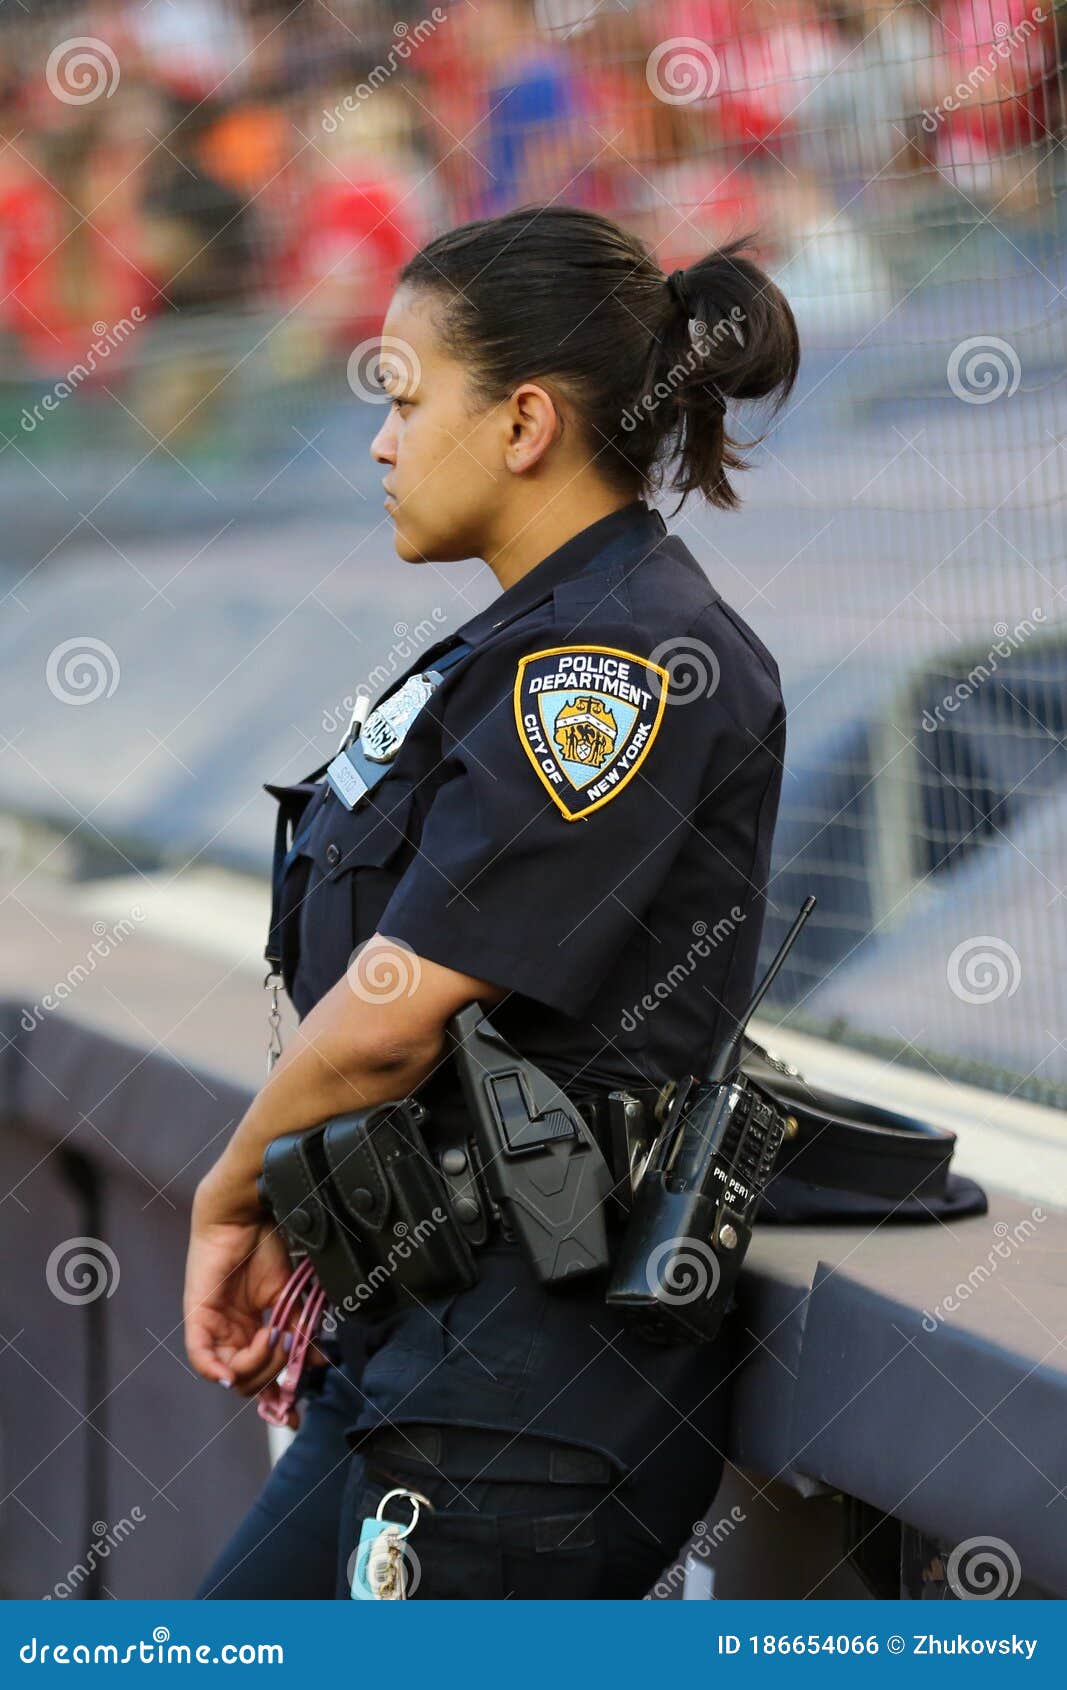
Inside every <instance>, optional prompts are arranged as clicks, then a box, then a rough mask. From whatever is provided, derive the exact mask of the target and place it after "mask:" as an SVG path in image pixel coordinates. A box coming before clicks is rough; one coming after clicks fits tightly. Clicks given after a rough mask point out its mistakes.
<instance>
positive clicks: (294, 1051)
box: [205, 980, 443, 1211]
mask: <svg viewBox="0 0 1067 1690" xmlns="http://www.w3.org/2000/svg"><path fill="white" fill-rule="evenodd" d="M358 1035H359V1005H358V1004H353V1000H352V993H351V991H350V990H349V989H348V987H347V985H346V983H345V981H344V980H341V981H339V982H338V984H337V985H336V986H335V987H333V989H332V990H331V991H329V992H327V994H326V996H325V997H324V998H322V999H321V1001H320V1002H319V1003H318V1004H316V1006H315V1008H314V1009H313V1010H312V1011H311V1013H310V1014H309V1015H308V1016H306V1017H305V1019H304V1021H303V1022H302V1023H301V1025H300V1028H299V1030H298V1032H297V1034H296V1037H295V1038H294V1039H293V1040H292V1041H291V1042H290V1044H289V1047H288V1049H287V1050H286V1051H285V1052H284V1053H283V1054H282V1056H280V1057H279V1059H278V1061H277V1062H276V1064H275V1066H274V1069H273V1071H272V1073H271V1075H270V1077H269V1079H268V1080H267V1082H266V1084H265V1085H264V1086H263V1088H262V1090H261V1091H260V1092H258V1093H257V1095H256V1097H255V1098H254V1099H253V1101H252V1103H251V1104H250V1106H249V1108H248V1110H247V1111H246V1113H245V1114H244V1116H243V1117H242V1119H241V1122H240V1125H239V1126H238V1127H237V1130H236V1132H235V1133H234V1135H233V1137H232V1138H231V1140H230V1142H229V1144H228V1145H227V1147H226V1149H225V1151H224V1152H223V1154H222V1156H221V1157H220V1158H219V1161H218V1162H217V1163H216V1164H215V1166H214V1168H212V1170H211V1172H210V1174H209V1175H208V1176H207V1181H206V1182H205V1183H207V1184H210V1186H211V1188H212V1190H213V1192H214V1193H215V1194H216V1195H217V1194H219V1193H221V1192H222V1191H225V1193H226V1195H227V1197H228V1198H229V1199H231V1200H232V1201H235V1202H237V1203H239V1204H240V1206H241V1207H245V1206H246V1205H247V1207H248V1208H249V1210H250V1211H251V1210H252V1209H253V1208H254V1205H255V1185H256V1179H257V1177H258V1175H259V1172H260V1170H261V1168H262V1165H263V1153H264V1150H265V1149H266V1147H267V1145H268V1144H270V1143H271V1142H272V1140H274V1139H276V1138H280V1137H281V1136H282V1135H283V1134H284V1133H291V1132H301V1131H305V1130H307V1129H309V1128H311V1127H317V1126H320V1125H321V1124H322V1122H323V1121H328V1120H330V1119H331V1117H332V1116H334V1115H343V1114H349V1113H351V1112H352V1111H354V1110H357V1109H369V1108H371V1107H372V1106H373V1105H374V1104H376V1103H384V1102H386V1101H388V1100H389V1099H390V1098H395V1097H404V1096H406V1095H407V1094H408V1093H409V1092H411V1091H413V1090H414V1089H415V1088H416V1087H417V1086H418V1085H420V1084H421V1082H422V1081H423V1080H424V1079H425V1078H426V1077H427V1075H428V1074H429V1073H430V1072H431V1071H432V1069H433V1067H434V1065H435V1063H436V1062H437V1061H438V1060H439V1057H440V1051H441V1047H442V1043H443V1041H442V1040H441V1039H440V1037H438V1038H437V1039H436V1041H430V1042H426V1043H424V1044H422V1045H420V1046H418V1047H414V1048H412V1047H408V1046H405V1047H404V1048H403V1049H396V1050H389V1049H378V1050H373V1049H368V1048H367V1047H366V1045H365V1043H363V1042H362V1041H361V1040H360V1038H359V1036H358Z"/></svg>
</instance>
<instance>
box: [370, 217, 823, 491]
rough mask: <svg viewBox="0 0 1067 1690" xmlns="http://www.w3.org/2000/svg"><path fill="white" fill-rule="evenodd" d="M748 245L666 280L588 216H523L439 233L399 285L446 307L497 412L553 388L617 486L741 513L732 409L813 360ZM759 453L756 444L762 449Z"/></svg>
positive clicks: (784, 387)
mask: <svg viewBox="0 0 1067 1690" xmlns="http://www.w3.org/2000/svg"><path fill="white" fill-rule="evenodd" d="M749 245H750V241H749V240H748V239H743V240H737V241H732V242H731V243H730V245H729V246H726V247H722V248H720V249H719V250H717V251H713V252H709V253H708V255H707V257H706V258H702V259H700V260H699V261H698V262H697V263H696V264H693V265H692V266H691V267H690V268H689V269H688V270H685V271H682V272H675V277H674V278H672V279H671V284H670V285H668V278H667V276H666V275H665V274H664V272H663V271H662V270H661V269H660V267H659V265H658V263H657V262H656V261H655V259H654V258H652V257H651V255H650V254H649V252H648V249H647V248H646V247H645V245H644V244H643V242H641V241H640V240H639V239H638V238H637V237H636V236H635V235H632V234H630V233H628V232H627V231H626V230H624V229H622V228H620V227H619V225H618V224H617V223H613V222H612V221H611V220H610V219H609V218H606V217H601V216H600V215H599V214H598V213H596V212H592V211H584V210H581V209H580V208H578V207H576V206H567V205H553V206H525V207H522V208H520V209H519V210H517V211H509V212H507V213H505V214H504V216H502V217H494V218H488V219H485V220H483V221H481V222H477V223H468V224H466V225H464V226H463V227H462V228H459V229H454V230H451V231H449V232H448V233H446V234H443V235H438V236H437V237H436V238H435V239H434V240H432V241H430V242H429V244H428V245H427V246H425V247H423V249H422V251H421V252H419V253H417V254H416V255H415V257H414V258H412V259H410V260H409V262H408V263H407V264H406V265H405V266H404V268H403V269H402V270H401V272H400V275H399V277H398V286H399V285H404V284H407V285H410V286H412V287H417V288H420V289H423V288H425V289H429V290H430V291H431V292H433V293H434V294H436V295H437V296H438V297H439V298H440V299H441V300H442V302H443V305H444V309H443V310H442V311H441V313H440V314H439V318H438V331H439V333H440V335H441V338H442V343H443V345H444V346H445V349H446V350H447V352H448V353H449V354H450V355H451V356H452V357H455V358H457V359H458V360H459V361H460V362H462V363H464V364H466V365H467V366H468V368H469V370H470V380H471V391H472V397H473V398H474V399H475V401H476V402H479V403H485V404H492V403H496V402H497V401H499V400H501V399H504V398H506V397H507V395H508V394H509V393H510V392H511V391H512V390H513V389H514V388H515V387H516V386H517V385H518V384H519V383H520V382H522V381H527V380H537V381H542V382H544V384H545V386H546V387H549V388H551V387H552V386H555V387H556V388H557V390H558V391H559V393H560V396H561V398H562V399H564V400H565V401H569V403H570V405H571V406H572V407H573V410H574V412H575V414H576V415H577V417H578V419H579V421H580V423H581V424H582V425H583V427H584V428H585V430H586V431H587V433H588V437H589V444H590V449H591V452H592V454H593V457H594V460H595V461H596V463H597V465H598V468H599V469H600V471H601V473H602V474H603V476H604V479H605V480H606V481H608V482H609V483H610V484H613V485H616V486H617V487H618V488H619V489H620V491H629V492H632V493H634V495H635V496H637V495H638V494H643V493H645V492H647V491H649V490H653V491H659V490H661V489H662V488H664V487H669V488H671V489H672V490H673V491H675V492H678V493H680V494H681V499H680V501H679V502H680V503H684V501H685V498H686V497H687V495H688V494H690V493H695V492H700V493H703V495H704V497H705V498H706V499H708V500H709V501H710V503H711V504H713V505H718V506H720V507H721V508H723V509H724V510H729V509H731V508H733V507H734V506H735V505H737V504H738V503H739V500H738V496H737V494H736V492H735V491H734V488H733V486H732V484H731V482H730V479H729V474H728V472H729V471H732V470H738V469H744V468H746V467H747V465H746V463H745V459H744V456H743V453H742V450H741V444H740V442H738V441H737V440H735V439H734V438H733V437H732V436H731V435H730V434H729V433H728V432H727V429H726V418H725V411H726V406H727V404H728V403H731V402H732V401H734V400H744V399H773V400H774V402H775V408H777V406H780V405H781V404H782V403H783V402H784V400H785V399H786V398H787V396H788V394H789V392H790V390H791V388H792V386H793V383H794V381H795V380H796V375H797V367H798V364H799V361H800V346H799V341H798V338H797V328H796V323H795V321H794V319H793V313H792V311H791V310H790V308H789V305H788V303H787V301H786V298H785V296H784V294H783V293H782V292H781V290H780V289H779V288H778V287H777V286H776V285H775V283H774V282H772V281H771V280H770V279H769V277H768V276H766V275H765V274H764V272H763V271H762V270H761V269H760V268H759V266H758V265H757V264H756V263H754V262H753V260H752V259H751V258H750V257H749V256H747V248H748V247H749ZM751 443H753V442H750V444H751Z"/></svg>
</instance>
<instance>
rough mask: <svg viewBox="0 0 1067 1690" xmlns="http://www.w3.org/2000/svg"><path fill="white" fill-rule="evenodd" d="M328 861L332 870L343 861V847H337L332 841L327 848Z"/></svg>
mask: <svg viewBox="0 0 1067 1690" xmlns="http://www.w3.org/2000/svg"><path fill="white" fill-rule="evenodd" d="M326 861H327V862H328V863H329V865H330V867H331V868H333V867H334V865H335V864H336V863H339V862H340V861H341V847H340V846H339V845H335V844H334V843H333V840H332V839H331V841H330V843H329V844H328V845H327V847H326Z"/></svg>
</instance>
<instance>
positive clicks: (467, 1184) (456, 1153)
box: [437, 1139, 489, 1246]
mask: <svg viewBox="0 0 1067 1690" xmlns="http://www.w3.org/2000/svg"><path fill="white" fill-rule="evenodd" d="M437 1166H438V1169H439V1170H440V1174H441V1178H442V1179H443V1180H444V1182H445V1184H446V1186H447V1187H448V1197H449V1202H450V1203H451V1205H452V1213H453V1214H454V1215H455V1217H456V1220H457V1221H458V1222H459V1224H460V1226H461V1227H462V1228H463V1232H464V1236H465V1237H466V1239H467V1241H468V1243H470V1244H472V1245H475V1246H477V1245H482V1244H484V1243H485V1242H486V1240H487V1239H488V1237H489V1214H488V1209H487V1206H486V1202H485V1198H484V1193H483V1190H482V1188H481V1182H480V1179H479V1177H478V1172H479V1170H478V1169H477V1167H476V1164H475V1161H474V1148H473V1146H472V1144H471V1143H470V1140H469V1139H464V1140H463V1142H462V1143H460V1144H450V1145H447V1146H446V1147H445V1149H443V1150H442V1151H441V1152H440V1154H439V1155H438V1158H437Z"/></svg>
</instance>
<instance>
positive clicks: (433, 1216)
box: [260, 1097, 478, 1315]
mask: <svg viewBox="0 0 1067 1690" xmlns="http://www.w3.org/2000/svg"><path fill="white" fill-rule="evenodd" d="M426 1115H427V1112H426V1109H425V1108H424V1107H423V1105H422V1104H421V1103H419V1102H418V1101H417V1099H415V1098H413V1097H407V1098H401V1099H399V1100H397V1101H393V1102H389V1103H380V1104H376V1105H375V1106H374V1107H373V1108H371V1109H362V1110H359V1111H357V1112H356V1113H354V1114H351V1115H338V1116H336V1117H335V1118H334V1119H333V1120H330V1121H327V1122H326V1123H325V1125H324V1126H322V1127H317V1128H314V1129H313V1130H311V1131H309V1132H299V1133H287V1134H286V1135H285V1136H284V1137H282V1138H278V1139H275V1140H274V1141H273V1143H271V1144H269V1145H268V1146H267V1149H266V1151H265V1153H264V1157H263V1173H262V1175H261V1176H260V1197H261V1200H262V1201H264V1203H265V1205H266V1206H267V1207H269V1208H270V1209H271V1211H272V1212H273V1214H274V1217H275V1219H276V1220H277V1221H278V1224H279V1226H280V1227H281V1229H282V1231H283V1233H284V1234H285V1237H286V1242H287V1244H288V1247H289V1252H290V1254H291V1255H292V1256H293V1257H294V1259H299V1258H300V1257H301V1256H308V1257H309V1258H310V1259H311V1262H312V1265H313V1266H314V1268H315V1272H316V1274H317V1275H318V1278H319V1282H320V1284H321V1285H322V1287H323V1290H324V1291H325V1292H326V1295H327V1297H328V1298H329V1300H330V1302H331V1303H332V1304H333V1305H334V1308H335V1310H336V1311H337V1312H338V1313H339V1314H341V1315H344V1314H346V1313H361V1312H366V1313H369V1314H373V1315H381V1314H384V1313H387V1312H389V1311H391V1310H394V1309H397V1308H401V1307H403V1306H405V1305H406V1304H409V1303H417V1302H424V1301H425V1300H426V1299H427V1298H430V1297H439V1296H445V1295H448V1294H449V1293H451V1292H453V1291H461V1290H465V1289H467V1288H468V1287H469V1286H471V1285H473V1284H474V1283H475V1282H476V1280H477V1277H478V1274H477V1269H476V1267H475V1264H474V1254H473V1251H472V1249H471V1243H470V1241H469V1239H468V1237H467V1236H466V1235H465V1233H464V1230H463V1227H462V1226H461V1225H460V1223H459V1222H458V1221H457V1219H456V1215H455V1213H454V1211H453V1207H452V1201H451V1198H450V1195H449V1189H448V1185H447V1184H446V1181H445V1179H444V1178H443V1177H442V1174H441V1172H440V1171H439V1169H438V1167H437V1166H436V1164H435V1162H434V1160H433V1157H432V1155H431V1153H430V1151H429V1149H428V1148H427V1145H426V1141H425V1139H424V1137H423V1133H422V1126H423V1122H424V1121H425V1120H426ZM448 1154H449V1153H448V1152H446V1153H445V1155H446V1156H447V1155H448Z"/></svg>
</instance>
